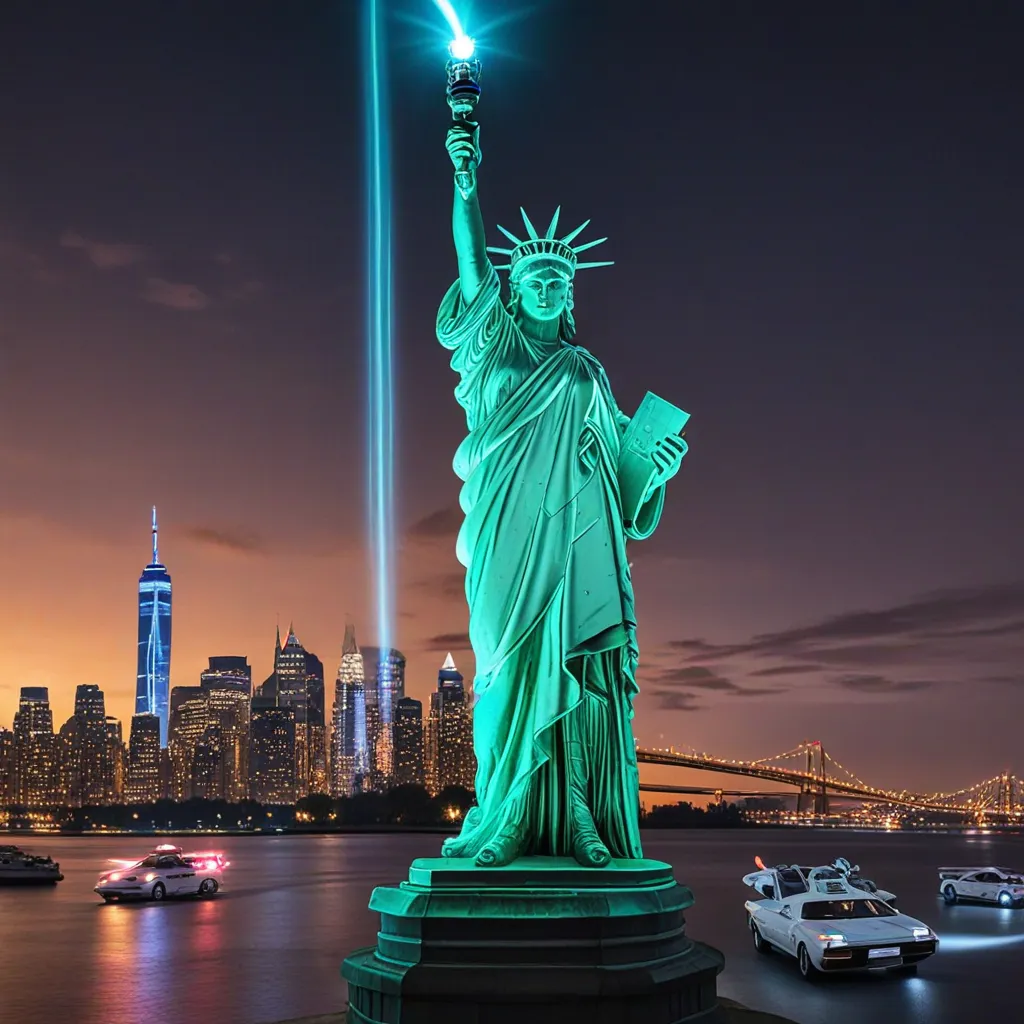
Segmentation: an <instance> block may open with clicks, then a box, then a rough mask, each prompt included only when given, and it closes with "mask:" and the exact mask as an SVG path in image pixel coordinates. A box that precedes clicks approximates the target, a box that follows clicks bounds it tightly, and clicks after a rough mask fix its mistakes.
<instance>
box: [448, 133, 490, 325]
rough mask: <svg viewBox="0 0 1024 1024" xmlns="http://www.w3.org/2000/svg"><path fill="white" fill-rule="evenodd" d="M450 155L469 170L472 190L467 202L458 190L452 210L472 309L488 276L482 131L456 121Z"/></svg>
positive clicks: (464, 291) (464, 295) (463, 286)
mask: <svg viewBox="0 0 1024 1024" xmlns="http://www.w3.org/2000/svg"><path fill="white" fill-rule="evenodd" d="M446 146H447V149H448V155H449V156H450V157H451V159H452V163H453V164H454V165H455V167H456V169H457V170H458V169H464V168H466V167H468V168H469V175H470V181H471V188H470V190H469V193H468V195H467V196H466V197H465V198H463V196H462V193H461V192H460V191H459V190H458V188H456V189H455V199H454V205H453V207H452V234H453V236H454V238H455V252H456V255H457V256H458V258H459V284H460V286H461V289H462V298H463V301H464V302H465V303H466V304H467V305H469V303H471V302H472V301H473V299H474V298H476V294H477V292H478V291H479V290H480V285H481V284H482V283H483V281H484V279H485V277H486V276H487V264H488V259H487V240H486V236H485V232H484V219H483V216H482V215H481V213H480V198H479V193H478V191H477V167H479V165H480V127H479V125H477V124H474V123H473V122H472V121H456V122H455V124H453V125H452V127H451V128H449V129H448V139H447V142H446Z"/></svg>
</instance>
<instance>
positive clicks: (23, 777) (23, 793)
mask: <svg viewBox="0 0 1024 1024" xmlns="http://www.w3.org/2000/svg"><path fill="white" fill-rule="evenodd" d="M56 788H57V765H56V737H55V736H54V734H53V712H52V711H51V710H50V693H49V691H48V690H47V688H46V687H45V686H23V687H22V688H21V699H20V700H19V702H18V710H17V711H16V712H15V715H14V802H15V803H17V804H21V805H22V806H25V807H47V806H49V805H51V804H52V803H53V802H54V799H55V797H56V793H55V790H56Z"/></svg>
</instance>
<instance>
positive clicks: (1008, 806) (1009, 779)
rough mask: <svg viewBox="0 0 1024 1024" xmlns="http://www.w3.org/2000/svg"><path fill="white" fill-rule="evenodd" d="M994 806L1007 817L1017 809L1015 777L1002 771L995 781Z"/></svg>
mask: <svg viewBox="0 0 1024 1024" xmlns="http://www.w3.org/2000/svg"><path fill="white" fill-rule="evenodd" d="M996 807H997V808H998V810H999V813H1000V814H1005V815H1006V816H1007V817H1009V816H1010V815H1011V814H1013V813H1014V812H1015V811H1016V810H1017V777H1016V776H1015V775H1012V774H1010V773H1009V772H1003V774H1002V775H1000V776H999V781H998V782H997V783H996Z"/></svg>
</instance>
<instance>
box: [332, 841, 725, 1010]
mask: <svg viewBox="0 0 1024 1024" xmlns="http://www.w3.org/2000/svg"><path fill="white" fill-rule="evenodd" d="M692 903H693V896H692V895H691V893H690V890H689V889H687V888H686V887H685V886H682V885H680V884H679V883H678V882H676V880H675V878H673V876H672V869H671V867H669V865H668V864H663V863H661V862H660V861H655V860H639V861H613V862H612V864H611V865H610V866H609V867H606V868H582V867H580V866H579V865H577V864H576V862H575V861H573V860H570V859H567V858H556V857H526V858H522V859H520V860H518V861H515V862H514V863H512V864H510V865H509V866H508V867H504V868H476V867H474V866H473V864H472V862H471V861H467V860H458V859H451V860H444V859H440V858H439V859H426V860H417V861H414V862H413V864H412V867H411V868H410V870H409V880H408V881H407V882H402V883H401V885H398V886H381V887H379V888H377V889H374V891H373V896H372V897H371V899H370V909H371V910H376V911H379V912H380V916H381V927H380V932H379V933H378V935H377V946H376V947H375V948H372V949H365V950H359V951H358V952H356V953H353V954H352V955H351V956H350V957H349V958H348V959H347V960H346V961H345V963H344V965H343V966H342V969H341V973H342V975H343V976H344V977H345V979H346V980H347V981H348V986H349V1022H350V1024H524V1022H527V1024H571V1022H572V1021H577V1020H578V1021H580V1022H585V1024H680V1022H683V1021H695V1020H702V1019H706V1018H707V1017H708V1016H710V1015H711V1014H713V1012H714V1010H715V1007H716V1005H717V996H716V986H715V981H716V977H717V975H718V973H719V971H721V969H722V965H723V958H722V955H721V953H719V952H718V951H717V950H714V949H711V948H710V947H709V946H704V945H702V944H701V943H699V942H694V941H693V940H692V939H690V938H688V937H687V936H686V934H685V926H684V918H683V912H684V911H685V910H686V908H687V907H689V906H691V905H692Z"/></svg>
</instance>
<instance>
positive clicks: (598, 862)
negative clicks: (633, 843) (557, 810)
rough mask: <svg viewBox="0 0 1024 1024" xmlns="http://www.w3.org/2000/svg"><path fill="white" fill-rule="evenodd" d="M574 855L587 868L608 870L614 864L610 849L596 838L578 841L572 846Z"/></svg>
mask: <svg viewBox="0 0 1024 1024" xmlns="http://www.w3.org/2000/svg"><path fill="white" fill-rule="evenodd" d="M572 855H573V856H574V857H575V858H576V862H577V863H578V864H580V865H582V866H583V867H585V868H606V867H607V866H608V865H609V864H611V862H612V855H611V853H610V852H609V851H608V847H607V846H605V845H604V843H602V842H601V840H600V839H599V838H597V837H596V836H595V837H594V838H593V839H591V840H581V839H577V840H576V842H575V843H573V844H572Z"/></svg>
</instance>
